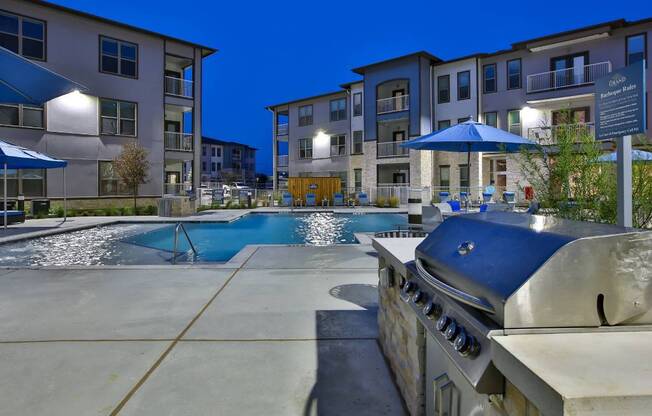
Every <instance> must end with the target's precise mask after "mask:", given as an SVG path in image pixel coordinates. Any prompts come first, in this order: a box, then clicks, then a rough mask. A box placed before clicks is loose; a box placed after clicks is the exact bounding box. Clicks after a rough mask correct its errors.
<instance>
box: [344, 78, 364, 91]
mask: <svg viewBox="0 0 652 416" xmlns="http://www.w3.org/2000/svg"><path fill="white" fill-rule="evenodd" d="M362 83H364V79H359V80H357V81H349V82H345V83H344V84H340V87H341V88H342V89H345V90H348V89H349V87H351V85H355V84H362Z"/></svg>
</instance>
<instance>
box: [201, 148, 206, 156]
mask: <svg viewBox="0 0 652 416" xmlns="http://www.w3.org/2000/svg"><path fill="white" fill-rule="evenodd" d="M201 155H202V156H206V146H202V147H201Z"/></svg>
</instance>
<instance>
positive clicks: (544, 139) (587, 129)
mask: <svg viewBox="0 0 652 416" xmlns="http://www.w3.org/2000/svg"><path fill="white" fill-rule="evenodd" d="M559 134H573V135H582V134H591V135H593V134H595V131H594V126H593V123H577V124H559V125H556V126H542V127H531V128H529V129H528V137H529V138H530V139H531V140H534V141H536V142H537V143H539V144H540V145H542V146H550V145H554V144H555V143H556V142H557V137H558V135H559Z"/></svg>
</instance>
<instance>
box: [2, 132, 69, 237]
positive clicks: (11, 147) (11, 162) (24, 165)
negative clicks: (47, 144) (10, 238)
mask: <svg viewBox="0 0 652 416" xmlns="http://www.w3.org/2000/svg"><path fill="white" fill-rule="evenodd" d="M66 165H68V162H66V161H65V160H59V159H54V158H52V157H50V156H48V155H44V154H43V153H39V152H36V151H34V150H31V149H28V148H26V147H22V146H16V145H15V144H11V143H8V142H5V141H2V140H0V166H2V167H4V179H5V180H4V205H3V208H4V209H3V211H4V212H3V216H4V228H5V229H6V228H7V169H51V168H65V167H66ZM64 171H65V169H64ZM63 178H64V190H63V192H64V193H63V198H64V221H65V214H66V212H65V205H66V203H65V201H66V187H65V180H66V176H65V173H64V176H63Z"/></svg>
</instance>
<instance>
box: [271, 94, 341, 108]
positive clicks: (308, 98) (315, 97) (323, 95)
mask: <svg viewBox="0 0 652 416" xmlns="http://www.w3.org/2000/svg"><path fill="white" fill-rule="evenodd" d="M337 94H346V90H344V89H341V90H337V91H331V92H326V93H323V94H318V95H312V96H310V97H305V98H299V99H296V100H292V101H286V102H284V103H279V104H272V105H268V106H266V107H265V108H266V109H268V110H271V109H273V108H275V107H281V106H283V105H289V104H295V103H300V102H302V101H310V100H316V99H317V98H324V97H328V96H330V95H337Z"/></svg>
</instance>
